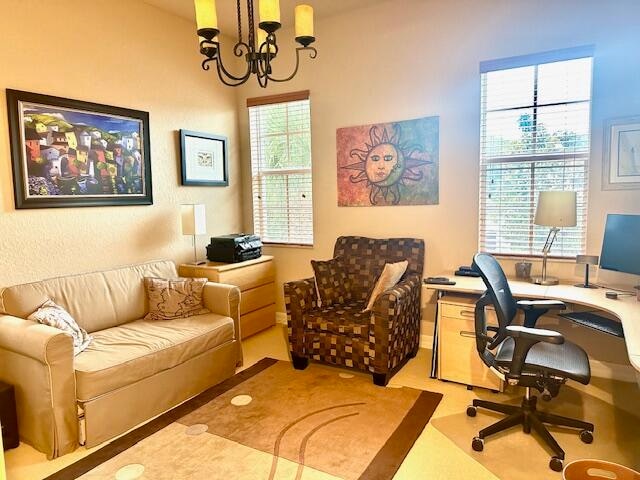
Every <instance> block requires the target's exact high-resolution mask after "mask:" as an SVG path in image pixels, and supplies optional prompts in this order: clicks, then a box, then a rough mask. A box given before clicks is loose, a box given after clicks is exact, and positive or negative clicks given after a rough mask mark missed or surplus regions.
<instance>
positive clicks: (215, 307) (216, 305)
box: [202, 282, 242, 366]
mask: <svg viewBox="0 0 640 480" xmlns="http://www.w3.org/2000/svg"><path fill="white" fill-rule="evenodd" d="M202 300H203V303H204V306H205V307H206V308H207V309H208V310H210V311H211V312H213V313H217V314H218V315H224V316H225V317H231V318H233V325H234V329H235V334H236V340H237V341H238V361H237V365H238V366H242V344H241V342H240V339H241V338H242V332H241V330H240V289H239V288H238V287H236V286H235V285H227V284H225V283H215V282H207V283H206V284H205V286H204V291H203V293H202Z"/></svg>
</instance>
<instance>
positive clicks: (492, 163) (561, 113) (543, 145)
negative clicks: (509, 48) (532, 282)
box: [479, 48, 592, 257]
mask: <svg viewBox="0 0 640 480" xmlns="http://www.w3.org/2000/svg"><path fill="white" fill-rule="evenodd" d="M562 54H563V55H562V57H563V58H566V57H570V52H568V51H567V50H563V51H562ZM583 54H584V48H583V49H577V50H576V55H577V56H580V55H583ZM550 57H553V56H552V55H551V56H550V55H549V52H547V53H546V54H545V56H544V58H545V62H546V63H532V64H529V65H526V64H525V63H526V62H524V61H523V57H517V62H516V63H515V64H516V65H517V66H515V67H509V65H508V62H507V63H505V62H506V61H505V62H500V61H495V62H490V63H491V64H495V65H501V66H503V67H504V68H501V69H484V70H483V71H482V73H481V88H482V95H481V102H482V104H481V140H480V141H481V145H480V152H481V153H480V235H479V238H480V245H479V247H480V250H481V251H484V252H489V253H493V254H503V255H520V256H529V255H540V254H541V250H542V247H543V245H544V242H545V240H546V238H547V234H548V232H549V228H548V227H539V226H536V225H534V224H533V220H534V216H535V209H536V205H537V200H538V194H539V193H540V192H541V191H546V190H573V191H576V192H577V202H578V205H577V209H578V215H577V218H578V222H577V226H576V227H572V228H563V229H562V230H561V231H560V234H559V235H558V239H557V240H556V243H555V244H554V247H553V250H552V252H551V255H552V256H559V257H574V256H576V255H578V254H580V253H584V251H585V241H586V227H587V200H588V195H587V189H588V166H589V151H590V143H591V130H590V109H591V72H592V57H590V56H589V57H581V58H569V59H565V60H561V61H547V60H548V59H549V58H550ZM507 60H508V59H507ZM532 61H536V58H535V56H533V57H532ZM523 64H525V65H523ZM481 70H482V69H481Z"/></svg>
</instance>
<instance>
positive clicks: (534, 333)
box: [506, 325, 564, 379]
mask: <svg viewBox="0 0 640 480" xmlns="http://www.w3.org/2000/svg"><path fill="white" fill-rule="evenodd" d="M506 334H507V336H509V337H511V338H513V340H514V347H513V357H512V358H511V366H510V367H509V373H508V374H507V375H506V377H507V379H517V378H518V377H519V376H520V374H521V373H522V367H523V366H524V363H525V360H526V358H527V354H528V353H529V350H531V347H533V346H534V345H535V344H536V343H540V342H544V343H551V344H554V345H561V344H563V343H564V337H563V336H562V334H561V333H559V332H555V331H553V330H545V329H542V328H527V327H521V326H516V325H510V326H508V327H507V328H506Z"/></svg>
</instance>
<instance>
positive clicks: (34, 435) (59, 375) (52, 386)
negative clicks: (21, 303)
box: [0, 315, 78, 459]
mask: <svg viewBox="0 0 640 480" xmlns="http://www.w3.org/2000/svg"><path fill="white" fill-rule="evenodd" d="M0 365H2V368H1V369H0V379H1V380H3V381H5V382H7V383H9V384H11V385H13V386H14V387H15V391H16V408H17V413H18V423H19V425H20V436H21V437H22V438H23V439H24V440H26V441H27V442H28V443H30V444H31V445H33V446H34V447H35V448H37V449H38V450H40V451H41V452H44V453H46V455H47V457H48V458H50V459H52V458H56V457H59V456H60V455H64V454H66V453H69V452H72V451H73V450H75V449H76V448H77V446H78V416H77V411H76V384H75V372H74V368H73V340H72V338H71V336H70V335H67V334H65V333H63V332H62V331H61V330H58V329H56V328H53V327H49V326H46V325H41V324H38V323H35V322H32V321H29V320H24V319H22V318H17V317H13V316H10V315H0Z"/></svg>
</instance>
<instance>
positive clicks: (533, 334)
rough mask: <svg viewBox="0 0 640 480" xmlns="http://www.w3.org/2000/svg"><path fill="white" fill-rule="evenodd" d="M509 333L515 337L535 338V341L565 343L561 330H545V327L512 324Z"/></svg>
mask: <svg viewBox="0 0 640 480" xmlns="http://www.w3.org/2000/svg"><path fill="white" fill-rule="evenodd" d="M507 335H508V336H510V337H513V338H523V339H527V340H535V343H538V342H545V343H553V344H555V345H561V344H563V343H564V337H563V336H562V334H561V333H560V332H556V331H554V330H545V329H543V328H527V327H521V326H519V325H510V326H508V327H507Z"/></svg>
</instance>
